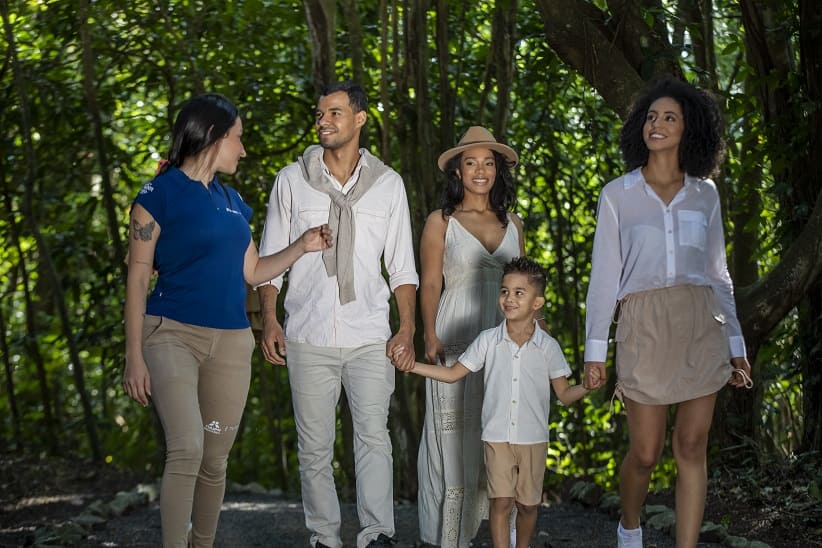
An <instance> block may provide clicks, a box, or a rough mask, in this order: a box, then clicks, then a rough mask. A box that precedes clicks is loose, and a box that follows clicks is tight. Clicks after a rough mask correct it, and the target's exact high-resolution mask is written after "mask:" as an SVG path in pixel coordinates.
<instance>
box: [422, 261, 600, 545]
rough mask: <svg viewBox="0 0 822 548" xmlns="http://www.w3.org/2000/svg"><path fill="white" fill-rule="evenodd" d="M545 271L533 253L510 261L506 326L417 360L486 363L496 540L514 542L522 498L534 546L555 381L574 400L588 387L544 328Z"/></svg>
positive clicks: (473, 367)
mask: <svg viewBox="0 0 822 548" xmlns="http://www.w3.org/2000/svg"><path fill="white" fill-rule="evenodd" d="M544 293H545V274H544V272H543V271H542V269H541V268H540V266H539V265H538V264H536V263H535V262H534V261H531V260H529V259H526V258H525V257H518V258H515V259H512V260H511V261H510V262H509V263H507V264H506V265H505V267H504V269H503V277H502V286H501V288H500V294H499V306H500V309H501V310H502V313H503V315H504V316H505V321H503V322H502V323H501V324H500V325H499V326H497V327H495V328H493V329H488V330H485V331H483V332H482V333H480V334H479V336H478V337H477V338H476V339H475V340H474V342H472V343H471V345H470V346H469V347H468V349H467V350H466V351H465V352H464V353H463V354H462V356H460V359H459V361H457V362H456V363H455V364H454V365H453V366H452V367H441V366H438V365H429V364H425V363H419V362H417V363H415V364H414V367H413V369H411V371H413V372H414V373H416V374H418V375H422V376H424V377H430V378H432V379H435V380H438V381H444V382H449V383H450V382H455V381H457V380H459V379H461V378H463V377H465V376H466V375H468V374H469V373H471V372H476V371H479V370H480V369H482V368H483V367H485V399H484V401H483V404H482V440H483V445H484V451H485V467H486V470H487V474H488V498H489V499H490V503H491V504H490V515H489V525H490V529H491V539H492V541H493V544H494V547H495V548H508V546H509V525H508V519H509V516H510V514H511V510H512V509H513V506H514V503H516V505H517V519H516V529H517V547H518V548H526V547H527V546H528V544H529V542H530V540H531V536H532V535H533V533H534V528H535V527H536V523H537V505H538V504H539V502H540V499H541V496H542V482H543V478H544V475H545V457H546V455H547V448H548V443H547V442H548V412H549V409H550V398H551V388H550V387H549V383H548V382H547V381H548V380H549V379H550V386H552V387H553V388H554V392H556V394H557V397H558V398H559V400H560V401H561V402H562V403H564V404H570V403H572V402H575V401H577V400H578V399H580V398H582V397H583V396H584V395H585V394H586V393H587V392H588V391H587V390H586V389H585V388H583V387H582V386H580V385H575V386H571V385H569V384H568V379H567V378H566V377H568V376H569V375H570V374H571V369H570V368H569V367H568V363H567V362H566V361H565V356H563V354H562V350H561V349H560V347H559V344H558V343H557V341H556V340H555V339H554V338H552V337H551V336H550V335H548V334H547V333H545V332H544V331H542V330H541V329H539V328H538V327H537V325H536V322H535V321H534V312H535V311H536V310H539V309H541V308H542V306H543V305H544V304H545V297H544Z"/></svg>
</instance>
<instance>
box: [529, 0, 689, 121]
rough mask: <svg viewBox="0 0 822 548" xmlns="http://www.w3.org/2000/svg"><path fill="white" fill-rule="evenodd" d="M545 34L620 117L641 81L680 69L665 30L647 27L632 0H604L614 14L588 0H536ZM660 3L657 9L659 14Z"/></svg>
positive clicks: (553, 47) (656, 25) (557, 50)
mask: <svg viewBox="0 0 822 548" xmlns="http://www.w3.org/2000/svg"><path fill="white" fill-rule="evenodd" d="M536 3H537V8H539V12H540V15H541V16H542V21H543V26H544V28H545V37H546V39H547V41H548V44H549V45H550V46H551V49H553V50H554V51H555V52H556V53H557V55H559V57H560V58H561V59H562V60H563V61H564V62H565V63H567V64H568V65H569V66H571V67H573V68H574V69H575V70H576V71H577V72H579V73H580V74H581V75H582V76H583V77H584V78H585V79H586V80H588V82H589V83H590V84H591V85H592V86H593V87H594V88H595V89H596V90H597V91H598V92H599V94H600V95H601V96H602V98H603V99H604V100H605V102H606V103H608V105H609V106H610V107H611V108H613V109H614V111H615V112H617V113H618V114H619V115H620V116H625V115H626V114H627V113H628V109H629V108H630V106H631V103H632V101H633V97H634V95H635V94H636V93H637V92H638V91H639V90H640V89H641V88H642V86H643V83H644V81H645V80H648V79H650V78H653V77H655V76H659V75H661V74H674V75H677V76H680V75H681V74H682V72H681V70H680V68H679V64H678V60H677V57H676V55H675V52H674V51H672V48H671V47H670V44H669V43H668V41H667V38H665V35H664V34H662V35H660V33H659V32H658V31H657V29H658V28H659V25H660V24H663V25H664V22H661V21H657V23H656V24H655V25H654V28H649V27H648V26H647V24H646V23H645V21H644V18H642V17H641V14H639V13H636V12H635V10H633V11H631V10H628V9H627V7H629V6H630V4H631V2H629V1H623V2H609V7H610V8H611V11H612V12H613V13H606V12H603V11H602V10H600V9H598V8H597V7H596V6H595V5H594V4H593V3H591V2H588V1H587V0H537V2H536ZM662 11H663V10H662V9H661V8H659V11H658V12H657V13H662Z"/></svg>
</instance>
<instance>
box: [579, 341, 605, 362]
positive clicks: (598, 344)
mask: <svg viewBox="0 0 822 548" xmlns="http://www.w3.org/2000/svg"><path fill="white" fill-rule="evenodd" d="M583 359H584V360H585V361H586V362H604V361H606V360H607V359H608V341H600V340H598V339H588V340H587V341H585V357H584V358H583Z"/></svg>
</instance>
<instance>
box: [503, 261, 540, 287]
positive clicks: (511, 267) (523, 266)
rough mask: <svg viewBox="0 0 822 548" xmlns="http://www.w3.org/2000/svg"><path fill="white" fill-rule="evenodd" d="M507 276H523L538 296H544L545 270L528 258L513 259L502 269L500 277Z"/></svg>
mask: <svg viewBox="0 0 822 548" xmlns="http://www.w3.org/2000/svg"><path fill="white" fill-rule="evenodd" d="M507 274H524V275H525V276H527V277H528V283H530V284H531V285H533V286H534V289H536V290H537V294H538V295H545V286H546V281H545V270H543V268H542V267H541V266H539V265H538V264H537V263H536V262H535V261H532V260H531V259H529V258H528V257H514V258H513V259H511V260H510V261H508V262H507V263H505V266H503V267H502V276H503V277H505V276H506V275H507Z"/></svg>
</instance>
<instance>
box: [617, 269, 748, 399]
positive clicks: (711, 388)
mask: <svg viewBox="0 0 822 548" xmlns="http://www.w3.org/2000/svg"><path fill="white" fill-rule="evenodd" d="M615 338H616V342H617V347H616V370H617V385H616V395H617V396H619V397H622V396H624V397H627V398H629V399H630V400H633V401H635V402H638V403H643V404H647V405H670V404H674V403H679V402H683V401H687V400H692V399H695V398H699V397H702V396H707V395H708V394H713V393H715V392H718V391H719V390H720V389H721V388H722V387H723V386H725V384H727V382H728V379H729V378H730V377H731V371H732V370H733V368H732V367H731V364H730V350H729V346H728V337H727V335H726V334H725V318H724V317H723V315H722V313H721V312H720V310H719V307H718V306H717V304H716V298H715V297H714V292H713V290H712V289H711V288H710V287H708V286H695V285H677V286H673V287H667V288H664V289H653V290H650V291H642V292H639V293H633V294H631V295H628V296H627V297H625V299H623V300H622V301H621V303H620V311H619V319H618V324H617V329H616V337H615Z"/></svg>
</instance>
